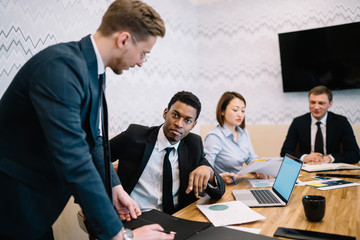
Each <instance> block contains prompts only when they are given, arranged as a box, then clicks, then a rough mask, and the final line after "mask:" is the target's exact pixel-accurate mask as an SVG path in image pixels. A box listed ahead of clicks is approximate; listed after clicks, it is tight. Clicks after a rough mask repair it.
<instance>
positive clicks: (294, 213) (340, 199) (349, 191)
mask: <svg viewBox="0 0 360 240" xmlns="http://www.w3.org/2000/svg"><path fill="white" fill-rule="evenodd" d="M327 173H341V174H360V170H351V171H345V170H343V171H331V172H327ZM315 175H316V173H308V172H305V171H301V172H300V176H299V179H300V180H301V181H302V182H304V181H311V180H314V179H312V178H311V177H313V176H315ZM249 178H254V176H253V175H247V178H244V179H241V180H240V181H239V182H238V183H237V185H234V184H232V185H226V192H225V194H224V196H223V197H222V198H221V199H220V200H218V201H216V200H212V199H210V198H209V197H208V196H206V197H204V198H202V199H200V200H198V201H197V202H195V203H193V204H191V205H189V206H187V207H186V208H183V209H182V210H180V211H178V212H176V213H175V214H174V216H176V217H180V218H184V219H188V220H194V221H202V222H208V220H207V218H206V217H205V215H203V214H202V213H201V211H200V210H199V209H198V208H197V207H196V205H197V204H211V203H220V202H227V201H234V200H235V199H234V197H233V195H232V190H233V189H249V188H251V185H250V184H249V182H248V181H247V179H249ZM342 179H344V180H348V181H352V182H358V183H360V179H355V178H342ZM305 195H321V196H324V197H326V211H325V216H324V218H323V220H322V221H321V222H309V221H308V220H307V219H306V217H305V214H304V209H303V205H302V197H303V196H305ZM252 209H253V210H255V211H256V212H258V213H260V214H261V215H263V216H265V217H266V219H264V220H261V221H257V222H253V223H247V224H241V225H237V226H242V227H249V228H258V229H261V231H260V234H262V235H266V236H270V237H273V234H274V232H275V231H276V229H277V228H278V227H288V228H297V229H303V230H311V231H319V232H326V233H333V234H340V235H349V236H356V238H357V239H359V240H360V186H354V187H346V188H338V189H332V190H325V191H323V190H318V189H315V188H311V187H308V186H295V188H294V191H293V193H292V195H291V197H290V200H289V203H288V205H287V206H286V207H263V208H252Z"/></svg>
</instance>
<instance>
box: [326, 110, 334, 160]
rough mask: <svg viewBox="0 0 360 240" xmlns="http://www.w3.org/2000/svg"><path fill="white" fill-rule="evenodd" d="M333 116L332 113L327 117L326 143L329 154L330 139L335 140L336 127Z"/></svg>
mask: <svg viewBox="0 0 360 240" xmlns="http://www.w3.org/2000/svg"><path fill="white" fill-rule="evenodd" d="M333 122H334V121H333V115H332V113H331V112H328V115H327V118H326V139H325V142H326V153H327V154H329V151H328V149H329V147H330V143H329V141H330V139H334V138H333V134H334V133H335V131H334V130H333V129H334V126H333V125H332V123H333Z"/></svg>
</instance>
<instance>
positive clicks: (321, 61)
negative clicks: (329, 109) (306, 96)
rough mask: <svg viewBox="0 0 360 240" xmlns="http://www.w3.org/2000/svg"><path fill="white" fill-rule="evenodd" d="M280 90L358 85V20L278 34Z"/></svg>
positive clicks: (359, 79)
mask: <svg viewBox="0 0 360 240" xmlns="http://www.w3.org/2000/svg"><path fill="white" fill-rule="evenodd" d="M279 46H280V59H281V71H282V81H283V91H284V92H301V91H309V90H310V89H311V88H313V87H316V86H318V85H324V86H327V87H328V88H330V89H332V90H339V89H352V88H360V22H357V23H349V24H343V25H337V26H331V27H324V28H316V29H310V30H303V31H296V32H288V33H280V34H279Z"/></svg>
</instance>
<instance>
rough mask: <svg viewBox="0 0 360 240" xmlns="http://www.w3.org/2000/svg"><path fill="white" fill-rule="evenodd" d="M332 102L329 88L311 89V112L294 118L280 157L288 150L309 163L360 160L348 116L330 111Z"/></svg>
mask: <svg viewBox="0 0 360 240" xmlns="http://www.w3.org/2000/svg"><path fill="white" fill-rule="evenodd" d="M332 104H333V100H332V92H331V90H330V89H328V88H326V87H324V86H317V87H315V88H313V89H311V90H310V92H309V109H310V113H307V114H305V115H302V116H300V117H297V118H295V119H294V120H293V122H292V124H291V125H290V128H289V131H288V134H287V136H286V139H285V142H284V145H283V147H282V149H281V156H284V155H285V153H289V154H291V155H294V156H295V157H298V158H300V159H301V160H303V161H304V162H305V163H309V164H321V163H331V162H345V163H357V162H358V161H359V159H360V156H359V146H358V145H357V143H356V139H355V136H354V132H353V130H352V128H351V125H350V123H349V122H348V120H347V119H346V117H344V116H341V115H338V114H335V113H332V112H329V111H328V110H329V108H330V107H331V106H332ZM297 147H298V148H299V152H297V151H296V149H297Z"/></svg>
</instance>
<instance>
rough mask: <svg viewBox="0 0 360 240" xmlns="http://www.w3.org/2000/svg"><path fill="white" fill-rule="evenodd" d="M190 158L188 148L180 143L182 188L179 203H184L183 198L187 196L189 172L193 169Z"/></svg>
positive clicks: (179, 160)
mask: <svg viewBox="0 0 360 240" xmlns="http://www.w3.org/2000/svg"><path fill="white" fill-rule="evenodd" d="M187 156H188V148H187V146H186V144H185V143H184V141H181V142H180V145H179V147H178V162H179V177H180V187H179V203H181V202H183V198H184V195H185V190H186V188H187V185H188V176H189V173H188V172H187V170H189V169H191V167H190V166H189V164H190V163H189V162H188V161H189V159H188V158H187Z"/></svg>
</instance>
